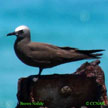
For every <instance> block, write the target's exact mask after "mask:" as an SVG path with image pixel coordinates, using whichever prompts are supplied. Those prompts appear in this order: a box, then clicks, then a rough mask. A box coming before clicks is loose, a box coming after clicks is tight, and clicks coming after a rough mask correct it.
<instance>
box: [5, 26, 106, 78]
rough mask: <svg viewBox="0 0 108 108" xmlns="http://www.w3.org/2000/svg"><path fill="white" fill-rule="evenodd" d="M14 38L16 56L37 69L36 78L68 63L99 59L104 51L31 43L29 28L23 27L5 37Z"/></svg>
mask: <svg viewBox="0 0 108 108" xmlns="http://www.w3.org/2000/svg"><path fill="white" fill-rule="evenodd" d="M12 35H13V36H14V35H15V36H16V41H15V43H14V50H15V53H16V56H17V57H18V58H19V59H20V60H21V61H22V62H23V63H24V64H26V65H29V66H32V67H38V68H39V73H38V75H37V76H38V77H40V76H41V73H42V70H43V69H46V68H52V67H54V66H57V65H61V64H64V63H68V62H74V61H79V60H84V59H99V58H101V56H102V53H97V52H101V51H104V49H93V50H79V49H78V48H72V47H67V46H66V47H59V46H56V45H51V44H47V43H40V42H32V41H31V34H30V29H29V27H27V26H25V25H21V26H18V27H17V28H16V29H15V31H14V32H11V33H8V34H7V36H12Z"/></svg>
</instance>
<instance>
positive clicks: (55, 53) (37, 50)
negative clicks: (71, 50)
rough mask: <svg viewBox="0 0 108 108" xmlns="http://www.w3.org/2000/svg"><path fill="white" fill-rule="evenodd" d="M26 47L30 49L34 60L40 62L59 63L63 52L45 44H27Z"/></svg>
mask: <svg viewBox="0 0 108 108" xmlns="http://www.w3.org/2000/svg"><path fill="white" fill-rule="evenodd" d="M28 47H29V49H30V51H29V52H30V54H29V56H31V57H32V58H33V59H34V60H39V61H41V62H44V61H45V62H54V61H56V62H57V61H58V62H61V60H62V56H63V53H65V51H64V50H62V49H61V48H59V47H57V46H54V45H50V44H46V43H35V42H32V43H29V44H28Z"/></svg>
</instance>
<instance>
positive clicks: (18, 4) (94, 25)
mask: <svg viewBox="0 0 108 108" xmlns="http://www.w3.org/2000/svg"><path fill="white" fill-rule="evenodd" d="M0 4H1V6H0V8H1V9H0V60H1V62H0V108H15V106H16V104H17V98H16V93H17V83H18V79H19V78H21V77H27V76H29V75H35V74H38V68H34V67H29V66H26V65H25V64H23V63H22V62H21V61H20V60H19V59H18V58H17V57H16V55H15V53H14V49H13V45H14V41H15V39H16V37H14V36H13V37H6V35H7V33H9V32H13V31H14V29H15V28H16V27H17V26H20V25H27V26H28V27H29V28H30V30H31V37H32V41H36V42H44V43H49V44H54V45H57V46H70V47H75V48H79V49H105V50H106V51H104V52H103V56H102V58H101V63H100V66H101V67H102V69H103V71H104V72H105V83H106V86H107V89H108V67H107V63H108V62H107V60H108V0H19V1H17V0H7V1H3V0H2V1H0ZM85 61H89V62H91V61H93V60H83V61H78V62H72V63H67V64H63V65H60V66H57V67H54V68H50V69H45V70H44V71H43V73H42V74H54V73H59V74H65V73H73V72H75V70H76V69H77V68H78V67H79V66H80V65H81V64H82V63H84V62H85Z"/></svg>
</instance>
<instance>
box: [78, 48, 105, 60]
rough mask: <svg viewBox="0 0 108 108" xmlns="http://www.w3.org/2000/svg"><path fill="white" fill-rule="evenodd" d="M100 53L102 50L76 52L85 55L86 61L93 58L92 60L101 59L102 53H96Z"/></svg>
mask: <svg viewBox="0 0 108 108" xmlns="http://www.w3.org/2000/svg"><path fill="white" fill-rule="evenodd" d="M101 51H105V50H103V49H98V50H77V52H79V53H81V54H84V55H87V56H88V57H87V59H89V58H90V59H91V58H94V59H99V58H101V56H102V55H103V54H102V53H97V52H101Z"/></svg>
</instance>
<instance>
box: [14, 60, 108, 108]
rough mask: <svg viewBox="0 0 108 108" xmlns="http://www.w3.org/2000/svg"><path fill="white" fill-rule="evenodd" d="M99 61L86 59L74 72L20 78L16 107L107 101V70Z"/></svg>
mask: <svg viewBox="0 0 108 108" xmlns="http://www.w3.org/2000/svg"><path fill="white" fill-rule="evenodd" d="M99 63H100V61H99V60H96V61H94V62H91V63H88V62H86V63H84V64H83V65H82V66H81V67H80V68H79V69H77V71H76V72H75V73H73V74H64V75H60V74H53V75H42V76H41V78H40V79H39V80H37V81H36V82H33V78H34V77H37V76H34V75H33V76H29V77H27V78H20V79H19V82H18V93H17V98H18V104H17V107H16V108H81V106H85V107H82V108H101V105H93V104H96V103H93V102H98V103H99V102H101V103H102V102H104V103H105V104H107V94H106V86H105V78H104V72H103V71H102V69H101V67H100V66H98V64H99ZM61 71H62V70H61ZM42 103H43V105H42ZM91 103H92V104H91ZM25 104H26V105H25ZM39 104H40V105H39ZM103 108H106V107H103ZM107 108H108V106H107Z"/></svg>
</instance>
